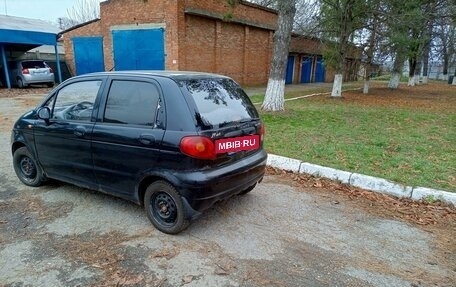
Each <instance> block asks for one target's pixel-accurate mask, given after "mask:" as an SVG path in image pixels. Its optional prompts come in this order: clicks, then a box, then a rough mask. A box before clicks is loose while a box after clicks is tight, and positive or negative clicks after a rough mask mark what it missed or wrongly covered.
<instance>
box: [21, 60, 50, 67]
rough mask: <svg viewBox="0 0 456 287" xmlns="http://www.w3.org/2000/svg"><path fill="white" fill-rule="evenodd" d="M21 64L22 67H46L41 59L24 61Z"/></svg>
mask: <svg viewBox="0 0 456 287" xmlns="http://www.w3.org/2000/svg"><path fill="white" fill-rule="evenodd" d="M21 64H22V68H23V69H35V68H47V66H46V64H45V63H44V62H43V61H24V62H22V63H21Z"/></svg>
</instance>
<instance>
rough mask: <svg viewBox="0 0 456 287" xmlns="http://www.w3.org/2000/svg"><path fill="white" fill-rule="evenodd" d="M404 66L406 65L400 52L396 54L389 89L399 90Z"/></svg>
mask: <svg viewBox="0 0 456 287" xmlns="http://www.w3.org/2000/svg"><path fill="white" fill-rule="evenodd" d="M403 65H404V58H403V56H402V55H401V53H400V52H399V51H398V52H396V58H395V59H394V64H393V72H392V75H391V79H390V81H389V83H388V88H390V89H397V88H398V87H399V83H400V79H401V72H402V66H403Z"/></svg>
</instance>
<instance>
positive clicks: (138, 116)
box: [103, 80, 160, 126]
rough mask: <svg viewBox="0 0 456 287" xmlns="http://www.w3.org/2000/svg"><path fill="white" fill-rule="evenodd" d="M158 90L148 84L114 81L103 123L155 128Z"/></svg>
mask: <svg viewBox="0 0 456 287" xmlns="http://www.w3.org/2000/svg"><path fill="white" fill-rule="evenodd" d="M159 99H160V96H159V91H158V88H157V87H156V86H155V85H154V84H152V83H148V82H140V81H127V80H114V81H112V84H111V88H110V89H109V94H108V99H107V102H106V108H105V114H104V119H103V121H104V122H106V123H117V124H132V125H146V126H155V118H156V113H157V107H158V103H159Z"/></svg>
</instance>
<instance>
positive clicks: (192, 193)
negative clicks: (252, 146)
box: [176, 150, 267, 213]
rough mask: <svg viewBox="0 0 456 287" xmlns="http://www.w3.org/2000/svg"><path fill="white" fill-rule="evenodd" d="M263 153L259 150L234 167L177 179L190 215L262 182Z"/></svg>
mask: <svg viewBox="0 0 456 287" xmlns="http://www.w3.org/2000/svg"><path fill="white" fill-rule="evenodd" d="M266 160H267V153H266V152H265V151H264V150H260V151H258V152H257V153H255V154H252V155H250V156H248V157H246V158H243V159H241V160H239V161H237V162H235V163H232V164H230V165H227V166H223V167H220V168H215V169H210V170H207V171H197V172H186V173H182V174H179V175H177V178H178V179H179V184H178V186H176V188H177V189H178V190H179V191H180V193H181V194H182V196H183V197H184V199H185V200H186V202H187V203H188V205H189V207H191V209H193V210H192V211H193V212H196V213H198V212H201V211H204V210H205V209H208V208H209V207H211V206H212V205H213V204H214V203H215V202H217V201H220V200H223V199H226V198H229V197H231V196H233V195H236V194H239V193H241V192H242V191H244V190H246V189H247V188H249V187H251V186H252V185H254V184H256V183H257V182H260V181H261V180H262V179H263V176H264V173H265V168H266Z"/></svg>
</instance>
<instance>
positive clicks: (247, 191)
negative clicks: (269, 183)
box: [239, 183, 256, 195]
mask: <svg viewBox="0 0 456 287" xmlns="http://www.w3.org/2000/svg"><path fill="white" fill-rule="evenodd" d="M255 186H256V183H255V184H254V185H252V186H250V187H249V188H247V189H246V190H243V191H241V192H240V193H239V195H245V194H247V193H249V192H251V191H252V190H253V189H254V188H255Z"/></svg>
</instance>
